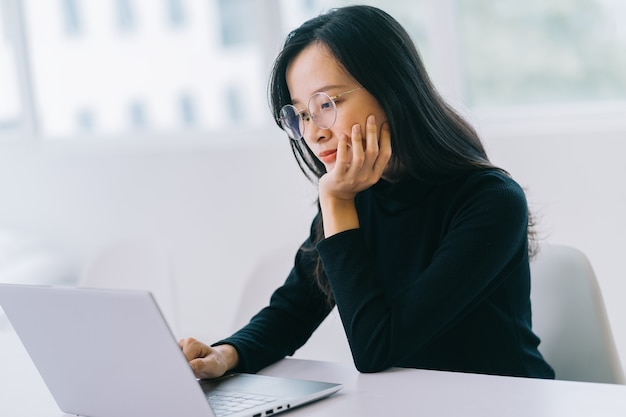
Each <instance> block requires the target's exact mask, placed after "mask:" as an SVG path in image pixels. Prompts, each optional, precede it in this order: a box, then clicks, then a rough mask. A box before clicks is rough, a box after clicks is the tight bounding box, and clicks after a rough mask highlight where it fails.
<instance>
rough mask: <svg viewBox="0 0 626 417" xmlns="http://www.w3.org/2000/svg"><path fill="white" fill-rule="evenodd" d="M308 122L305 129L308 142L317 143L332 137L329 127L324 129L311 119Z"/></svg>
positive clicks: (305, 138)
mask: <svg viewBox="0 0 626 417" xmlns="http://www.w3.org/2000/svg"><path fill="white" fill-rule="evenodd" d="M305 123H306V129H304V135H303V137H304V140H305V141H306V142H307V143H317V142H321V141H323V140H326V139H328V138H329V137H330V135H331V133H330V130H329V129H322V128H321V127H319V126H318V125H317V123H315V122H314V121H313V120H311V119H309V120H308V121H306V122H305Z"/></svg>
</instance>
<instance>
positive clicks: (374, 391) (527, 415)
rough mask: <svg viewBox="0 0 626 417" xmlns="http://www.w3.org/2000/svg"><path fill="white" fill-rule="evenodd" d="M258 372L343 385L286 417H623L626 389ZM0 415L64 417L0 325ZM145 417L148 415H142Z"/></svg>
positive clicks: (279, 368)
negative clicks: (331, 393)
mask: <svg viewBox="0 0 626 417" xmlns="http://www.w3.org/2000/svg"><path fill="white" fill-rule="evenodd" d="M262 373H264V374H268V375H287V376H293V377H299V378H310V379H322V380H329V381H336V382H341V383H342V384H344V388H343V390H341V391H339V393H337V394H336V395H335V396H333V397H331V398H328V399H325V400H323V401H320V402H318V403H315V404H310V405H307V406H305V407H303V408H300V409H295V410H292V411H290V412H288V413H286V414H285V416H293V417H296V416H323V417H328V416H342V417H349V416H359V417H362V416H377V417H380V416H395V415H397V416H424V417H426V416H429V417H430V416H439V417H446V416H464V417H471V416H479V417H491V416H493V417H502V416H506V417H518V416H519V417H521V416H524V417H543V416H545V417H560V416H562V417H578V416H580V417H590V416H593V417H602V416H615V417H617V416H619V417H624V416H626V386H618V385H609V384H591V383H580V382H566V381H544V380H535V379H526V378H510V377H498V376H486V375H474V374H460V373H453V372H437V371H425V370H415V369H396V370H391V371H388V372H382V373H378V374H359V373H358V372H357V371H356V370H355V369H354V366H352V364H344V363H331V362H317V361H303V360H296V359H287V360H284V361H281V362H279V363H277V364H275V365H273V366H271V367H269V368H267V369H265V370H264V371H263V372H262ZM0 416H2V417H32V416H39V417H61V416H64V414H63V413H61V412H60V411H59V409H58V407H57V406H56V404H55V402H54V400H53V399H52V397H51V395H50V393H49V392H48V390H47V388H46V386H45V385H44V383H43V381H42V380H41V378H40V377H39V374H38V373H37V370H36V369H35V367H34V365H33V364H32V362H31V361H30V358H29V357H28V355H27V353H26V352H25V351H24V349H23V347H22V345H21V343H20V342H19V340H18V338H17V336H16V335H15V334H14V333H13V332H12V331H11V330H10V329H9V328H8V327H7V325H6V323H4V326H3V323H2V322H1V318H0ZM145 417H148V416H145Z"/></svg>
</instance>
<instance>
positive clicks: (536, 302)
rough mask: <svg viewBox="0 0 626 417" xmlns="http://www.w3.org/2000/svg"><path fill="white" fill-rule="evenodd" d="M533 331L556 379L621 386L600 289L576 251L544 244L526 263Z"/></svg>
mask: <svg viewBox="0 0 626 417" xmlns="http://www.w3.org/2000/svg"><path fill="white" fill-rule="evenodd" d="M531 276H532V279H531V282H532V288H531V301H532V309H533V316H532V317H533V329H534V331H535V333H536V334H537V335H538V336H539V337H540V338H541V344H540V345H539V350H540V352H541V353H542V355H543V356H544V357H545V359H546V360H547V361H548V363H550V364H551V365H552V367H553V368H554V370H555V373H556V378H557V379H561V380H571V381H587V382H604V383H617V384H623V383H624V373H623V371H622V366H621V362H620V358H619V356H618V353H617V349H616V347H615V342H614V340H613V335H612V332H611V327H610V324H609V321H608V318H607V314H606V310H605V307H604V301H603V299H602V294H601V292H600V287H599V286H598V282H597V281H596V276H595V274H594V271H593V268H592V267H591V264H590V263H589V260H588V259H587V257H586V256H585V254H583V253H582V252H581V251H579V250H577V249H574V248H571V247H568V246H562V245H545V246H543V247H541V249H540V252H539V253H538V254H537V257H536V258H535V259H534V260H533V261H532V263H531Z"/></svg>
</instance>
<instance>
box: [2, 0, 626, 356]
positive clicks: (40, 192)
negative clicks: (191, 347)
mask: <svg viewBox="0 0 626 417" xmlns="http://www.w3.org/2000/svg"><path fill="white" fill-rule="evenodd" d="M350 3H351V2H347V1H330V0H0V280H1V281H9V282H55V283H59V282H63V283H75V282H77V281H78V280H79V278H80V276H81V274H82V273H83V271H84V269H85V267H86V265H87V264H88V263H89V262H90V259H92V258H93V257H94V256H96V255H97V254H98V253H99V252H100V251H101V250H102V248H103V247H105V246H107V245H110V244H111V243H114V242H119V241H122V240H124V239H131V238H132V239H143V240H147V241H150V242H152V243H158V244H159V245H160V246H161V247H164V248H165V250H166V251H167V253H169V254H170V256H171V263H172V265H173V266H172V268H173V271H174V272H173V273H174V275H175V281H174V282H175V290H176V291H175V293H176V306H177V307H176V308H177V314H178V317H179V320H178V321H179V324H180V325H179V327H178V330H179V331H180V334H181V335H194V336H198V337H205V338H207V339H208V340H211V339H214V338H218V337H221V336H223V335H224V334H225V333H227V332H228V331H230V330H231V322H230V317H233V316H234V315H235V313H236V310H237V308H238V300H239V298H240V293H241V291H242V289H244V288H245V287H246V285H247V282H248V281H247V280H249V279H250V277H252V278H253V277H254V273H255V272H254V271H255V268H256V267H257V266H258V265H259V262H261V261H263V260H265V259H266V258H267V252H268V251H269V250H270V249H272V248H283V247H286V248H287V249H286V250H287V251H288V252H289V253H290V254H291V253H292V251H293V250H295V248H296V247H297V245H298V243H300V241H302V240H304V238H305V237H306V236H307V233H308V226H309V222H310V220H311V219H312V216H313V212H314V207H313V201H314V199H315V190H314V187H312V186H311V185H310V184H308V183H307V182H306V181H305V180H304V178H303V176H302V175H301V173H300V172H299V170H298V168H297V166H296V164H295V162H294V161H293V157H292V156H291V155H290V151H289V150H288V145H287V142H286V141H287V139H286V136H285V135H284V134H283V133H282V132H281V131H280V130H279V129H278V128H277V127H276V126H275V124H274V122H273V120H272V117H271V115H270V113H269V106H268V100H267V94H266V92H267V79H268V75H269V72H270V68H271V65H272V62H273V59H274V57H275V55H276V53H277V52H278V51H279V49H280V46H281V44H282V42H283V40H284V38H285V36H286V34H287V33H288V32H289V31H290V30H292V29H293V28H295V27H297V26H298V25H299V24H300V23H302V22H303V21H304V20H305V19H307V18H309V17H313V16H315V15H317V14H319V13H320V12H323V11H326V10H328V9H330V8H333V7H338V6H343V5H347V4H350ZM360 3H365V4H371V5H375V6H379V7H382V8H383V9H384V10H386V11H387V12H389V13H390V14H391V15H393V16H394V17H396V18H397V19H398V20H399V21H400V22H401V23H402V24H403V25H404V26H405V27H406V28H407V29H408V30H409V32H410V33H411V35H412V37H413V38H414V40H415V42H416V43H417V46H418V49H419V50H420V52H421V54H422V57H423V59H424V61H425V64H426V67H427V69H428V70H429V72H430V74H431V76H432V78H433V80H434V83H435V85H436V86H437V88H438V89H439V90H440V92H441V93H442V94H443V95H444V96H445V97H446V98H447V99H448V100H449V101H450V102H451V103H452V104H453V105H454V106H455V107H456V108H457V109H458V110H459V111H460V112H461V113H463V114H464V115H465V116H466V117H467V118H468V119H469V120H470V121H471V123H472V124H473V125H474V126H475V127H476V128H477V130H478V131H479V132H480V134H481V135H482V137H483V140H484V141H485V145H486V147H487V149H488V151H489V153H490V156H491V158H492V160H493V161H494V162H495V163H496V164H499V165H501V166H503V167H504V168H505V169H507V170H508V171H509V172H511V174H512V175H513V176H514V177H515V178H516V179H517V180H518V181H519V182H520V183H521V184H522V185H523V186H524V187H525V188H526V190H527V194H528V198H529V202H530V204H531V208H532V209H533V211H534V212H535V213H536V215H537V218H538V219H539V221H540V223H539V231H540V236H541V238H542V240H543V241H545V242H549V243H550V242H553V243H563V244H567V245H572V246H575V247H578V248H580V249H582V250H583V251H584V252H585V253H586V254H587V255H588V256H589V258H590V260H591V263H592V265H593V266H594V268H595V269H596V272H597V275H598V278H599V280H600V285H601V288H602V290H603V293H604V296H605V301H606V306H607V310H608V313H609V318H610V321H611V323H612V325H613V329H614V333H615V337H616V341H617V345H618V350H619V351H620V353H621V356H622V358H626V306H625V305H624V302H623V300H624V298H625V297H626V279H625V278H626V266H625V265H624V263H623V262H621V260H622V258H623V257H624V253H626V240H624V239H623V236H624V234H625V233H626V217H625V216H624V214H623V213H625V212H626V187H624V185H623V184H624V181H625V180H626V164H624V158H623V155H624V153H625V152H626V2H624V1H622V0H551V1H549V2H548V1H543V0H525V1H523V2H521V1H514V0H412V1H411V2H410V4H409V2H406V1H402V0H385V1H382V0H381V1H362V2H360ZM286 274H287V270H285V271H284V275H285V276H286ZM216 312H219V314H217V317H218V320H217V323H216V322H211V323H210V324H208V323H207V321H206V319H205V318H206V317H216Z"/></svg>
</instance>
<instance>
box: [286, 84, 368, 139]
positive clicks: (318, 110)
mask: <svg viewBox="0 0 626 417" xmlns="http://www.w3.org/2000/svg"><path fill="white" fill-rule="evenodd" d="M361 88H363V87H361V86H359V87H357V88H353V89H352V90H348V91H344V92H343V93H340V94H337V95H334V96H329V95H328V94H326V93H323V92H318V93H315V94H313V95H312V96H311V97H310V98H309V101H308V102H307V106H306V108H307V111H306V112H305V111H300V110H298V109H297V108H296V107H295V106H294V105H293V104H286V105H284V106H283V107H281V109H280V113H279V118H278V120H279V122H280V126H281V128H282V129H283V130H284V131H285V132H286V133H287V136H289V138H290V139H291V140H294V141H298V140H301V139H302V138H303V137H304V128H305V124H304V122H305V121H307V122H308V121H309V120H313V122H314V123H315V124H316V125H317V127H319V128H320V129H330V128H331V127H333V126H334V124H335V122H336V121H337V103H336V102H335V100H337V99H338V98H340V97H342V96H344V95H346V94H349V93H352V92H354V91H357V90H360V89H361ZM313 109H315V111H314V110H313Z"/></svg>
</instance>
